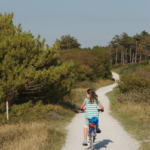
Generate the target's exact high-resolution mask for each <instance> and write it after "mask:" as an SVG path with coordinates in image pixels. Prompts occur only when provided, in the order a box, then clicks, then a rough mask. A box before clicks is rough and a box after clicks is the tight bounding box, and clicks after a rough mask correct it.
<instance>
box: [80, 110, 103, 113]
mask: <svg viewBox="0 0 150 150" xmlns="http://www.w3.org/2000/svg"><path fill="white" fill-rule="evenodd" d="M85 110H86V109H80V110H79V112H78V113H83V112H84V111H85ZM97 111H98V112H104V109H97Z"/></svg>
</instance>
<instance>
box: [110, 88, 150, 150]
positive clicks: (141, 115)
mask: <svg viewBox="0 0 150 150" xmlns="http://www.w3.org/2000/svg"><path fill="white" fill-rule="evenodd" d="M116 93H117V88H115V89H114V90H113V91H111V92H109V93H107V96H108V97H109V99H110V104H111V105H110V106H111V115H112V116H114V117H115V118H116V119H117V120H119V121H120V122H121V123H122V125H123V126H124V129H125V130H126V131H127V132H128V133H130V134H131V135H133V137H134V138H135V139H137V140H138V141H139V142H140V144H141V147H140V150H149V148H150V107H149V105H147V104H145V103H140V104H139V103H134V102H128V103H120V102H118V101H117V100H116ZM145 111H146V112H148V113H145ZM146 140H147V141H146Z"/></svg>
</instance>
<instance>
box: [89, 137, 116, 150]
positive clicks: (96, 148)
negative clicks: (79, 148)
mask: <svg viewBox="0 0 150 150" xmlns="http://www.w3.org/2000/svg"><path fill="white" fill-rule="evenodd" d="M109 143H114V142H113V141H111V140H108V139H105V140H103V141H98V142H96V144H94V150H100V149H101V148H107V146H108V144H109ZM87 149H90V147H88V148H87Z"/></svg>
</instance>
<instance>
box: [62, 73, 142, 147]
mask: <svg viewBox="0 0 150 150" xmlns="http://www.w3.org/2000/svg"><path fill="white" fill-rule="evenodd" d="M113 78H114V79H116V80H118V79H119V76H118V74H116V73H113ZM116 85H117V84H116V83H115V84H112V85H110V86H106V87H103V88H100V89H98V90H97V91H96V93H97V95H98V97H99V100H100V101H101V103H102V105H103V106H104V107H105V112H103V113H100V117H99V118H100V122H99V126H100V129H101V130H102V133H100V134H97V138H96V142H95V150H106V149H107V150H138V148H139V146H140V144H139V143H138V142H137V141H136V140H135V139H133V138H132V137H131V135H129V134H128V133H127V132H126V131H125V130H124V129H123V127H122V126H121V125H120V123H119V122H118V121H117V120H116V119H114V118H113V117H112V116H111V115H110V114H109V112H110V110H109V99H108V98H107V97H106V96H105V94H106V93H108V92H109V91H112V89H113V88H114V87H115V86H116ZM118 109H119V108H118ZM83 125H84V113H80V114H77V115H76V116H75V117H74V118H73V120H72V122H71V123H70V124H69V125H68V126H67V131H68V135H67V138H66V143H65V144H64V147H63V149H62V150H86V149H87V150H88V149H90V147H89V146H82V142H83Z"/></svg>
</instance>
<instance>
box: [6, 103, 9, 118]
mask: <svg viewBox="0 0 150 150" xmlns="http://www.w3.org/2000/svg"><path fill="white" fill-rule="evenodd" d="M6 118H7V120H9V106H8V101H6Z"/></svg>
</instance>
